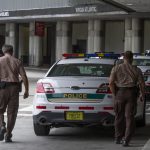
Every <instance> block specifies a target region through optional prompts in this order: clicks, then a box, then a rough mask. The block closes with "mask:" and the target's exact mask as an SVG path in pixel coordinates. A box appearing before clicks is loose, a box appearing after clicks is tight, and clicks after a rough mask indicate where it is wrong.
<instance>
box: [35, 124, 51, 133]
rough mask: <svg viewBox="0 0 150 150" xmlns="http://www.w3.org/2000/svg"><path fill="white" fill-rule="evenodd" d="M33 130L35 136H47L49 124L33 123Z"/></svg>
mask: <svg viewBox="0 0 150 150" xmlns="http://www.w3.org/2000/svg"><path fill="white" fill-rule="evenodd" d="M34 132H35V134H36V135H37V136H48V135H49V132H50V126H44V125H43V126H42V125H39V124H35V123H34Z"/></svg>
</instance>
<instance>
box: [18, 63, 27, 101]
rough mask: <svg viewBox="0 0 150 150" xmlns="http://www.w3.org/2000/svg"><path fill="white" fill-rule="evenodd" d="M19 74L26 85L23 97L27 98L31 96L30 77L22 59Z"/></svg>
mask: <svg viewBox="0 0 150 150" xmlns="http://www.w3.org/2000/svg"><path fill="white" fill-rule="evenodd" d="M19 74H20V76H21V78H22V80H23V83H24V87H25V92H24V96H23V98H24V99H25V98H27V97H28V96H29V82H28V78H27V75H26V72H25V69H24V67H23V64H22V62H21V61H20V66H19Z"/></svg>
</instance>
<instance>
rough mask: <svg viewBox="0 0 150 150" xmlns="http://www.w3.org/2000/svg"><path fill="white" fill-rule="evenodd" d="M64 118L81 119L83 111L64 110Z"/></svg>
mask: <svg viewBox="0 0 150 150" xmlns="http://www.w3.org/2000/svg"><path fill="white" fill-rule="evenodd" d="M65 119H66V120H79V121H81V120H83V112H66V113H65Z"/></svg>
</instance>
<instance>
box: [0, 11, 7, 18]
mask: <svg viewBox="0 0 150 150" xmlns="http://www.w3.org/2000/svg"><path fill="white" fill-rule="evenodd" d="M8 16H9V12H8V11H2V12H0V17H8Z"/></svg>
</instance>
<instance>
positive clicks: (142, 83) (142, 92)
mask: <svg viewBox="0 0 150 150" xmlns="http://www.w3.org/2000/svg"><path fill="white" fill-rule="evenodd" d="M139 86H140V97H141V100H144V97H145V81H144V76H143V74H142V71H141V70H139Z"/></svg>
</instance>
